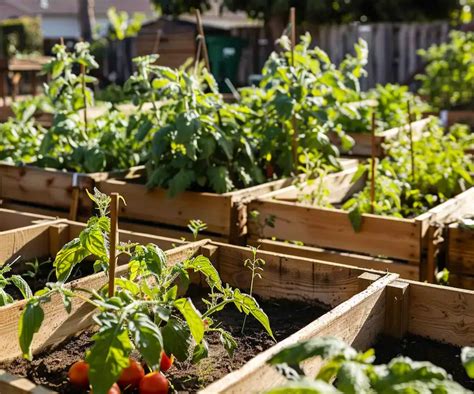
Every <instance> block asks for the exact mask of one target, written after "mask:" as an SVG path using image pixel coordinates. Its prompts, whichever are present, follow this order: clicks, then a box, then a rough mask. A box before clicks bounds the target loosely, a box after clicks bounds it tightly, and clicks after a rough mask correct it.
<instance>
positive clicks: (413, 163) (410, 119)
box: [407, 100, 415, 182]
mask: <svg viewBox="0 0 474 394" xmlns="http://www.w3.org/2000/svg"><path fill="white" fill-rule="evenodd" d="M407 111H408V130H409V132H410V155H411V178H412V182H415V151H414V149H413V127H412V116H411V104H410V100H408V101H407Z"/></svg>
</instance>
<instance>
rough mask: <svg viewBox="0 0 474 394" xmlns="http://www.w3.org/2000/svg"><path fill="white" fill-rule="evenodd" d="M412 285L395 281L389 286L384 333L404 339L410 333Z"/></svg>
mask: <svg viewBox="0 0 474 394" xmlns="http://www.w3.org/2000/svg"><path fill="white" fill-rule="evenodd" d="M409 290H410V285H409V283H407V282H402V281H398V280H397V281H393V282H392V283H390V284H389V285H387V289H386V300H385V328H384V333H385V334H386V335H390V336H392V337H396V338H403V337H404V336H405V334H406V333H407V331H408V311H409V300H410V297H409V296H410V294H409Z"/></svg>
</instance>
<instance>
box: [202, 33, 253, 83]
mask: <svg viewBox="0 0 474 394" xmlns="http://www.w3.org/2000/svg"><path fill="white" fill-rule="evenodd" d="M206 44H207V50H208V52H209V61H210V62H211V72H212V75H214V78H215V79H216V81H217V83H218V84H219V90H220V91H221V92H230V89H229V87H228V86H227V84H226V83H225V79H226V78H229V80H230V81H231V82H232V83H233V84H234V85H236V83H237V74H238V72H239V64H240V57H241V56H242V48H244V47H245V46H246V45H247V42H246V41H245V40H243V39H242V38H238V37H232V36H223V35H216V36H213V35H208V36H206Z"/></svg>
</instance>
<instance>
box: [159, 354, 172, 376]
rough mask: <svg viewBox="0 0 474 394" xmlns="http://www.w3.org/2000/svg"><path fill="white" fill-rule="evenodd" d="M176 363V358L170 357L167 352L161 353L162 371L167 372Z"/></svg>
mask: <svg viewBox="0 0 474 394" xmlns="http://www.w3.org/2000/svg"><path fill="white" fill-rule="evenodd" d="M173 362H174V356H173V355H171V357H168V355H167V354H166V353H165V352H163V351H162V352H161V361H160V371H161V372H166V371H167V370H168V369H170V368H171V366H172V365H173Z"/></svg>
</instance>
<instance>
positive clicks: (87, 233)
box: [79, 223, 109, 259]
mask: <svg viewBox="0 0 474 394" xmlns="http://www.w3.org/2000/svg"><path fill="white" fill-rule="evenodd" d="M79 239H80V241H81V246H82V247H83V248H84V249H86V250H87V251H88V252H89V253H90V254H93V255H94V256H96V257H98V258H100V259H108V258H109V248H108V243H109V242H108V237H107V234H106V233H105V232H104V231H103V230H102V228H101V227H100V225H99V224H98V223H96V224H94V225H92V226H90V227H86V228H85V229H84V230H83V231H82V232H81V233H80V234H79Z"/></svg>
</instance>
